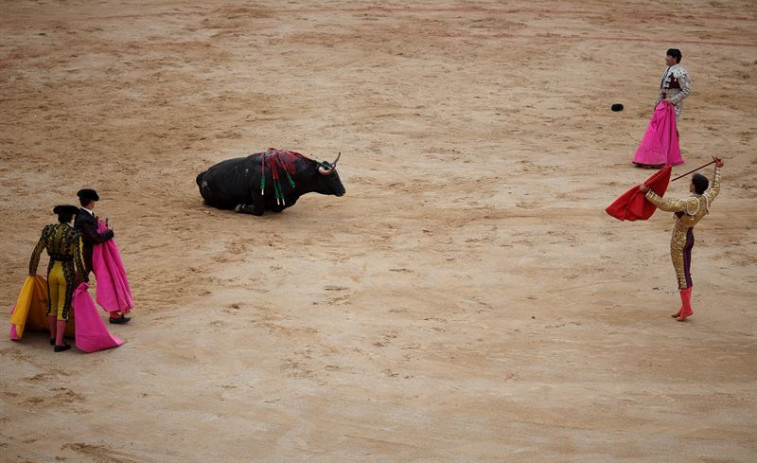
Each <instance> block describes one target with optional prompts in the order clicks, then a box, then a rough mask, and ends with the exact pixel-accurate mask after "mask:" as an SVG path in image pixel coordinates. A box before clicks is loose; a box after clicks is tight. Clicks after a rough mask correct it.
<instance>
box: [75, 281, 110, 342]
mask: <svg viewBox="0 0 757 463" xmlns="http://www.w3.org/2000/svg"><path fill="white" fill-rule="evenodd" d="M88 288H89V284H87V283H85V282H82V283H81V284H80V285H79V287H78V288H76V289H75V290H74V296H73V297H72V298H71V305H73V306H74V308H75V310H76V347H77V349H79V350H81V351H82V352H96V351H98V350H103V349H110V348H111V347H118V346H120V345H121V344H123V341H121V340H120V339H118V338H117V337H115V336H113V335H111V334H110V333H109V332H108V329H107V328H106V327H105V323H103V320H102V318H100V313H99V312H98V311H97V307H96V306H95V303H94V301H93V300H92V297H91V296H90V295H89V291H87V289H88Z"/></svg>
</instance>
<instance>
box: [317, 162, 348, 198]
mask: <svg viewBox="0 0 757 463" xmlns="http://www.w3.org/2000/svg"><path fill="white" fill-rule="evenodd" d="M340 157H342V153H341V152H340V153H339V154H338V155H337V156H336V159H334V161H333V162H328V161H321V162H319V163H318V173H319V174H320V175H319V177H320V178H319V181H318V186H319V187H321V189H322V191H321V192H322V193H323V194H328V195H335V196H343V195H344V193H345V190H344V185H342V181H341V180H340V179H339V174H338V173H337V172H336V163H337V162H339V158H340Z"/></svg>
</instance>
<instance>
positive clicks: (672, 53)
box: [665, 48, 683, 61]
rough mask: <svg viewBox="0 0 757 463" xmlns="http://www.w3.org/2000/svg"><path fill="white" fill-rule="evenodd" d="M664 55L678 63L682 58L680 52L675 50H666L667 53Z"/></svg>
mask: <svg viewBox="0 0 757 463" xmlns="http://www.w3.org/2000/svg"><path fill="white" fill-rule="evenodd" d="M665 54H666V55H668V56H672V57H673V58H675V59H677V60H678V61H681V58H683V55H682V54H681V50H679V49H677V48H668V51H666V52H665Z"/></svg>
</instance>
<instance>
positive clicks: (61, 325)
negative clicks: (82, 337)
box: [55, 320, 66, 346]
mask: <svg viewBox="0 0 757 463" xmlns="http://www.w3.org/2000/svg"><path fill="white" fill-rule="evenodd" d="M57 328H58V331H57V332H56V333H55V345H56V346H62V345H63V335H64V334H66V320H58V326H57Z"/></svg>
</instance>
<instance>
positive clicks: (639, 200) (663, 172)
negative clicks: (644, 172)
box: [605, 166, 672, 220]
mask: <svg viewBox="0 0 757 463" xmlns="http://www.w3.org/2000/svg"><path fill="white" fill-rule="evenodd" d="M671 171H672V167H671V166H665V167H663V168H662V169H660V170H659V171H658V172H657V173H655V174H654V175H652V176H651V177H649V178H648V179H647V180H646V181H645V182H644V185H646V186H648V187H649V188H650V189H651V190H652V191H654V192H655V193H657V194H658V195H660V196H663V195H664V194H665V190H667V189H668V183H670V173H671ZM656 210H657V207H656V206H655V205H654V204H652V203H650V202H649V201H647V198H645V197H644V193H642V192H641V191H639V185H636V186H635V187H633V188H631V189H630V190H628V191H626V192H625V193H623V194H622V195H621V196H619V197H618V199H616V200H615V201H614V202H613V203H612V204H610V205H609V206H607V209H605V211H606V212H607V213H608V214H610V215H611V216H613V217H615V218H616V219H618V220H647V219H648V218H650V217H652V214H654V211H656Z"/></svg>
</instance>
